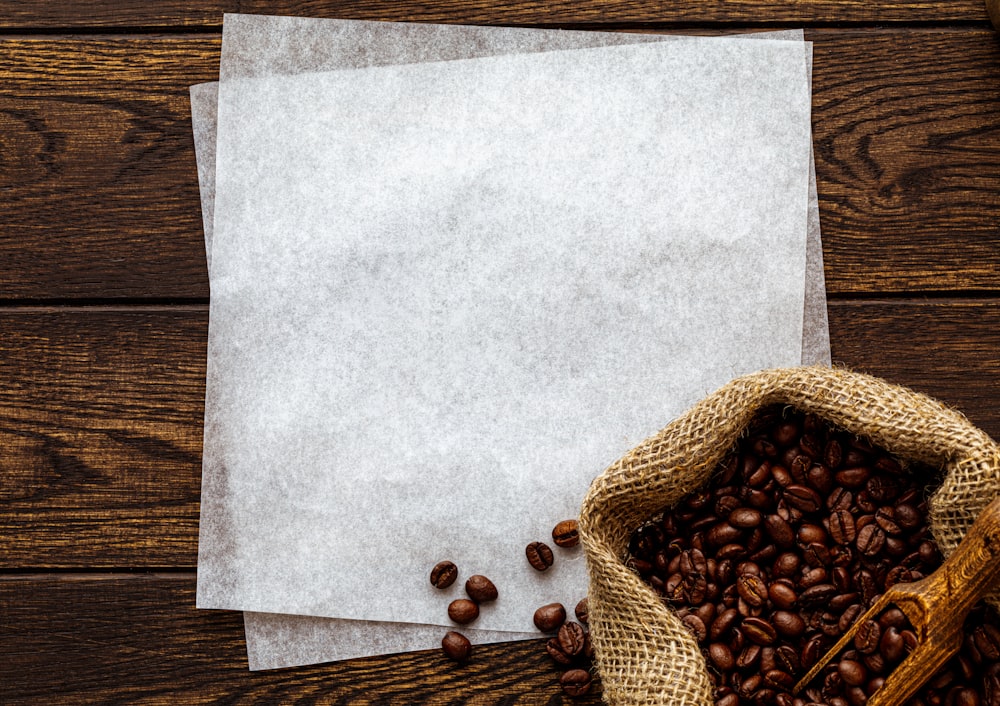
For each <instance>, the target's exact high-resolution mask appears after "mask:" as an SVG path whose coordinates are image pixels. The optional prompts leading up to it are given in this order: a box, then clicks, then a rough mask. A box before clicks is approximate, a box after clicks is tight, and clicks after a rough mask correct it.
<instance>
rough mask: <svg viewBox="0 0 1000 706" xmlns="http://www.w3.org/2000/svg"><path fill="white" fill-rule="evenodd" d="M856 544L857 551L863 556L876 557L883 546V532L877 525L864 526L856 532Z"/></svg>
mask: <svg viewBox="0 0 1000 706" xmlns="http://www.w3.org/2000/svg"><path fill="white" fill-rule="evenodd" d="M856 544H857V547H858V551H859V552H861V553H862V554H864V555H865V556H869V557H873V556H876V555H878V553H879V552H880V551H882V547H883V546H884V545H885V532H883V531H882V528H881V527H879V526H878V525H877V524H871V525H865V526H864V527H862V528H861V529H860V530H858V538H857V541H856Z"/></svg>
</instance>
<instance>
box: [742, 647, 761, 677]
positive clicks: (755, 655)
mask: <svg viewBox="0 0 1000 706" xmlns="http://www.w3.org/2000/svg"><path fill="white" fill-rule="evenodd" d="M760 651H761V647H760V645H757V644H753V643H751V644H749V645H747V646H746V647H744V648H743V650H742V651H741V652H740V656H739V657H738V658H737V659H736V666H737V667H738V668H739V669H741V670H743V671H744V672H747V671H750V670H751V669H754V668H756V666H757V664H758V663H759V662H760Z"/></svg>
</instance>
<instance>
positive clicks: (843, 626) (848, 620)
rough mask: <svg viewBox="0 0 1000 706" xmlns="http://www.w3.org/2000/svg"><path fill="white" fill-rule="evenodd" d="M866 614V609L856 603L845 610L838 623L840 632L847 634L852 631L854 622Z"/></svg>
mask: <svg viewBox="0 0 1000 706" xmlns="http://www.w3.org/2000/svg"><path fill="white" fill-rule="evenodd" d="M864 612H865V609H864V607H863V606H861V604H859V603H855V604H853V605H850V606H848V607H847V608H845V609H844V612H843V613H842V614H841V616H840V620H838V621H837V626H838V628H839V630H840V632H842V633H845V632H847V631H848V630H850V629H851V626H852V625H854V621H855V620H857V619H858V618H859V617H861V615H862V614H863V613H864Z"/></svg>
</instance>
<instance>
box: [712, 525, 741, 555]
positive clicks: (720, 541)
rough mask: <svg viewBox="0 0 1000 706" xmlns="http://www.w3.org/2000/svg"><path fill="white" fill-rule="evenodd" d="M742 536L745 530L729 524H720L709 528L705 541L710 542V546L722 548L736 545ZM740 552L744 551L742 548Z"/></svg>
mask: <svg viewBox="0 0 1000 706" xmlns="http://www.w3.org/2000/svg"><path fill="white" fill-rule="evenodd" d="M742 536H743V530H741V529H740V528H739V527H734V526H733V525H731V524H729V523H728V522H720V523H718V524H716V525H713V526H712V527H711V528H709V530H708V534H706V535H705V541H707V542H708V544H709V546H713V547H721V546H723V545H727V544H733V543H735V542H736V541H737V540H739V539H740V538H741V537H742ZM740 550H741V551H743V547H742V546H740Z"/></svg>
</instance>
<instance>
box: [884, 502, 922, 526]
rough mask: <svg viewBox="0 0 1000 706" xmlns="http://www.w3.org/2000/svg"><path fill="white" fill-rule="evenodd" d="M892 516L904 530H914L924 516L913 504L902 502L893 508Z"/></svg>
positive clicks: (920, 523)
mask: <svg viewBox="0 0 1000 706" xmlns="http://www.w3.org/2000/svg"><path fill="white" fill-rule="evenodd" d="M892 514H893V518H894V519H895V520H896V522H897V523H898V524H899V526H900V527H901V528H902V529H904V530H915V529H917V528H918V527H920V526H921V525H922V524H923V522H924V518H923V515H922V514H921V513H920V511H919V510H917V508H916V507H914V506H913V505H910V504H907V503H902V504H900V505H897V506H896V507H895V508H894V509H893V512H892Z"/></svg>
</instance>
